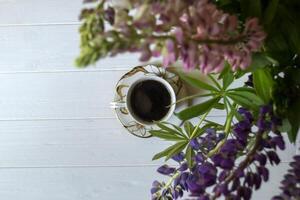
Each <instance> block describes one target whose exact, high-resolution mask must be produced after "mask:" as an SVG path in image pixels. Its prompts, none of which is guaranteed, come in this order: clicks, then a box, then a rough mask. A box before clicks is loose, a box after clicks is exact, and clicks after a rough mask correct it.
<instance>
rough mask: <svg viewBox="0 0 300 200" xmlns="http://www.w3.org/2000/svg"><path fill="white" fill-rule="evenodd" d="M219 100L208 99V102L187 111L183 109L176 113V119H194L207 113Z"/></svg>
mask: <svg viewBox="0 0 300 200" xmlns="http://www.w3.org/2000/svg"><path fill="white" fill-rule="evenodd" d="M219 100H220V97H215V98H213V99H210V100H208V101H205V102H203V103H200V104H197V105H194V106H191V107H189V108H187V109H184V110H183V111H181V112H179V113H177V114H176V115H177V117H179V119H181V120H184V121H185V120H188V119H191V118H194V117H197V116H199V115H202V114H203V113H205V112H207V111H209V110H210V109H211V108H212V107H213V106H214V105H215V104H216V103H218V102H219Z"/></svg>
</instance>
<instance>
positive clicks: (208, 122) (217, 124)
mask: <svg viewBox="0 0 300 200" xmlns="http://www.w3.org/2000/svg"><path fill="white" fill-rule="evenodd" d="M204 121H205V122H206V123H207V124H209V125H210V126H213V127H224V126H223V125H222V124H219V123H216V122H213V121H211V120H208V119H205V120H204Z"/></svg>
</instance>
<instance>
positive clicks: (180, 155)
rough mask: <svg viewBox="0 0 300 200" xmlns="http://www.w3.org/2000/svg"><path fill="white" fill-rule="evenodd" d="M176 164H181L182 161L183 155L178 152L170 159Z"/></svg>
mask: <svg viewBox="0 0 300 200" xmlns="http://www.w3.org/2000/svg"><path fill="white" fill-rule="evenodd" d="M172 159H173V160H175V161H176V162H182V161H183V160H184V153H183V152H180V153H178V154H176V155H174V156H173V157H172Z"/></svg>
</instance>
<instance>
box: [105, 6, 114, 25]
mask: <svg viewBox="0 0 300 200" xmlns="http://www.w3.org/2000/svg"><path fill="white" fill-rule="evenodd" d="M104 19H105V20H106V21H108V22H109V23H110V25H113V24H114V22H115V10H114V8H112V7H108V8H107V9H106V10H105V11H104Z"/></svg>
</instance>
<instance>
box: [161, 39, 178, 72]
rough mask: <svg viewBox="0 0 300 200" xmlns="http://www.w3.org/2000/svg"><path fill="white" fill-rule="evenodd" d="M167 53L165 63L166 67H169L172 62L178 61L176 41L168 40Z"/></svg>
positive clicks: (164, 58)
mask: <svg viewBox="0 0 300 200" xmlns="http://www.w3.org/2000/svg"><path fill="white" fill-rule="evenodd" d="M166 51H167V52H166V55H164V57H163V65H164V66H165V67H168V66H169V65H170V64H172V63H174V62H175V61H176V59H177V58H176V49H175V44H174V41H173V40H171V39H168V40H167V41H166Z"/></svg>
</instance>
